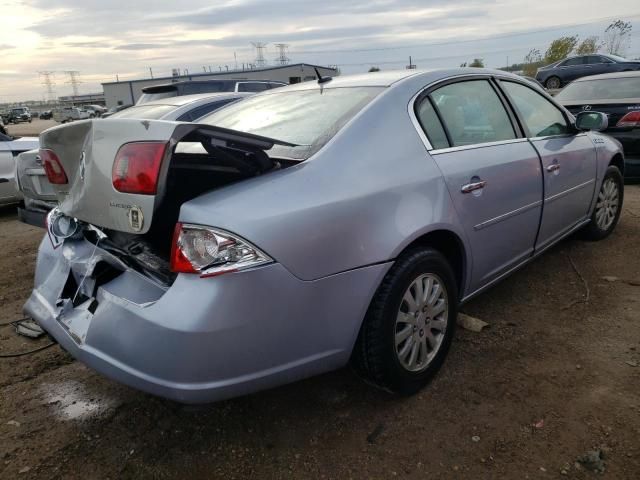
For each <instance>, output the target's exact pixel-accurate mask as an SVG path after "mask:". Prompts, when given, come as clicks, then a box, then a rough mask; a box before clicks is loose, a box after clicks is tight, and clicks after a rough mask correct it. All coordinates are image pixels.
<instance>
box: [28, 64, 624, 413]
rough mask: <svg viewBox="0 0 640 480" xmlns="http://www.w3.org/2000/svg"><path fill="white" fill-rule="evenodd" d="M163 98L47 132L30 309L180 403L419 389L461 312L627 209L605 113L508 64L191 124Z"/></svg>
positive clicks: (389, 78) (318, 87)
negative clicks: (316, 384)
mask: <svg viewBox="0 0 640 480" xmlns="http://www.w3.org/2000/svg"><path fill="white" fill-rule="evenodd" d="M196 101H201V99H199V100H194V102H196ZM163 102H166V103H163ZM169 102H170V100H168V99H166V98H165V99H157V100H156V101H155V102H153V103H151V102H149V103H142V104H140V105H137V106H135V107H131V108H130V109H127V110H124V111H122V112H120V113H119V114H114V115H113V116H112V117H111V118H110V119H106V120H100V121H81V122H74V123H72V124H69V125H60V126H57V127H54V128H51V129H49V130H47V131H45V132H43V133H42V135H41V137H40V140H41V145H40V151H39V155H40V159H41V161H42V163H43V167H44V172H45V174H46V177H47V181H48V182H49V184H50V185H51V188H52V191H53V193H54V194H55V197H56V200H57V206H56V207H55V208H54V209H53V210H52V211H51V212H50V213H49V214H48V217H47V218H48V221H47V236H46V238H45V239H44V240H43V242H42V243H41V245H40V249H39V253H38V259H37V265H36V274H35V282H34V283H35V288H34V291H33V293H32V295H31V296H30V298H29V300H28V301H27V303H26V305H25V312H26V313H27V314H28V315H30V316H31V317H33V318H34V319H35V320H36V321H37V322H38V323H39V324H40V325H41V326H42V327H43V328H44V329H45V330H46V331H47V332H48V333H49V334H51V335H52V336H53V337H55V338H56V339H57V340H58V341H59V342H60V343H61V344H62V346H63V347H64V348H65V349H66V350H67V351H69V352H70V353H71V354H72V355H74V356H75V357H77V358H79V359H80V360H81V361H83V362H84V363H86V364H88V365H89V366H90V367H92V368H94V369H95V370H97V371H99V372H102V373H103V374H105V375H106V376H109V377H111V378H114V379H116V380H118V381H121V382H123V383H126V384H128V385H131V386H133V387H136V388H139V389H141V390H145V391H147V392H150V393H153V394H156V395H162V396H165V397H169V398H172V399H175V400H178V401H182V402H189V403H198V402H208V401H214V400H220V399H223V398H228V397H232V396H236V395H242V394H246V393H249V392H253V391H256V390H260V389H264V388H268V387H272V386H275V385H279V384H283V383H287V382H291V381H294V380H296V379H300V378H304V377H308V376H311V375H314V374H318V373H321V372H325V371H328V370H332V369H335V368H338V367H341V366H343V365H345V364H347V363H348V362H352V364H353V365H354V366H355V368H356V370H357V371H358V372H359V373H360V374H361V375H362V376H363V377H364V378H365V379H367V380H368V381H369V382H371V383H373V384H376V385H379V386H380V387H382V388H385V389H386V390H389V391H393V392H398V393H402V394H409V393H414V392H416V391H417V390H419V389H420V388H422V387H423V386H424V385H425V384H426V383H427V382H428V381H429V379H430V378H431V377H432V376H433V375H434V374H435V373H436V371H437V370H438V369H439V368H440V367H441V365H442V363H443V361H444V358H445V356H446V354H447V351H448V349H449V345H450V344H451V340H452V337H453V333H454V328H455V323H456V316H457V310H458V306H459V305H460V304H461V303H463V302H465V301H467V300H469V299H470V298H472V297H474V296H475V295H477V294H479V293H480V292H482V291H484V290H485V289H487V288H489V287H490V286H492V285H493V284H494V283H496V282H498V281H499V280H501V279H502V278H504V277H506V276H507V275H509V274H510V273H511V272H513V271H514V270H516V269H517V268H519V267H521V266H522V265H525V264H526V263H528V262H530V261H531V260H532V259H534V258H536V257H537V256H539V255H540V254H541V253H542V252H544V251H545V250H546V249H548V248H549V247H551V246H552V245H554V244H555V243H557V242H558V241H560V240H561V239H562V238H564V237H566V236H567V235H570V234H572V233H573V232H576V231H578V230H580V231H582V233H583V235H585V236H587V237H588V238H590V239H593V240H600V239H603V238H605V237H607V236H608V235H609V234H610V233H611V232H612V231H613V229H614V228H615V226H616V223H617V221H618V218H619V215H620V212H621V208H622V202H623V196H624V184H623V173H624V171H625V165H624V162H623V152H622V149H621V147H620V144H619V143H618V142H616V141H615V140H614V139H612V138H611V137H609V136H607V135H603V134H601V133H600V131H601V130H603V129H606V128H607V123H608V121H607V117H606V116H605V115H604V114H603V113H600V112H597V111H581V112H579V113H578V114H577V115H576V116H575V117H574V116H573V115H572V114H571V113H570V112H569V111H568V110H566V109H565V108H564V107H562V106H561V105H560V104H559V103H558V102H557V101H556V100H554V99H553V98H552V97H550V96H549V95H547V94H546V92H544V91H543V89H541V88H540V87H539V86H537V85H535V84H533V83H532V82H530V81H528V80H526V79H522V78H520V77H517V76H515V75H511V74H508V73H505V72H499V71H492V70H485V69H455V70H433V71H426V72H420V71H415V70H404V71H397V72H379V73H376V74H368V75H360V76H344V77H338V78H335V79H330V78H325V79H322V80H321V82H320V81H319V82H317V83H316V82H307V83H303V84H296V85H291V86H288V87H282V88H278V89H270V90H267V91H265V92H262V93H259V94H256V95H253V96H250V97H249V98H244V99H242V100H239V101H237V102H232V103H229V104H227V105H225V106H224V107H222V108H219V109H217V110H215V111H213V112H211V113H208V114H207V115H205V116H204V117H201V118H198V119H196V120H195V121H194V122H193V123H186V122H184V121H180V120H181V119H186V118H183V117H182V115H185V114H186V111H184V110H182V111H181V112H180V113H178V112H177V110H178V109H183V108H185V104H184V103H183V102H184V99H182V100H180V101H177V100H176V104H174V103H169ZM177 103H181V105H177ZM170 105H171V106H173V107H174V108H173V109H170V108H165V107H168V106H170ZM197 108H199V107H197ZM136 109H137V110H136ZM144 114H146V115H148V117H147V118H144V117H142V118H144V121H140V115H144ZM150 117H152V118H150ZM247 299H249V300H247Z"/></svg>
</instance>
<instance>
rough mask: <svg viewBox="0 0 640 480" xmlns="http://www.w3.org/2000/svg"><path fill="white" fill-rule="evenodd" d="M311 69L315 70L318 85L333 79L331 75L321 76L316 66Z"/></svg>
mask: <svg viewBox="0 0 640 480" xmlns="http://www.w3.org/2000/svg"><path fill="white" fill-rule="evenodd" d="M313 69H314V70H315V71H316V76H317V77H318V85H322V84H323V83H327V82H330V81H331V80H333V77H323V76H322V75H320V72H319V71H318V68H317V67H313Z"/></svg>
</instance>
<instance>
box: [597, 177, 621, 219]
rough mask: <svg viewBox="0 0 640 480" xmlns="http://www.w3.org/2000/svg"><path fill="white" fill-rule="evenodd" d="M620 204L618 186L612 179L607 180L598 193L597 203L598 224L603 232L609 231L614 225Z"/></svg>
mask: <svg viewBox="0 0 640 480" xmlns="http://www.w3.org/2000/svg"><path fill="white" fill-rule="evenodd" d="M619 204H620V194H619V191H618V184H617V183H616V182H615V180H614V179H612V178H607V179H606V180H605V181H604V182H603V184H602V187H601V188H600V193H598V201H597V203H596V224H597V225H598V228H600V229H601V230H607V229H608V228H609V227H610V226H611V224H613V222H614V220H615V218H616V214H617V213H618V207H619Z"/></svg>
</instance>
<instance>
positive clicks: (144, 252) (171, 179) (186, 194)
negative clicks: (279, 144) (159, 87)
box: [85, 139, 297, 285]
mask: <svg viewBox="0 0 640 480" xmlns="http://www.w3.org/2000/svg"><path fill="white" fill-rule="evenodd" d="M186 140H187V141H188V143H179V144H178V145H177V146H176V149H175V150H174V153H173V155H172V157H171V160H170V164H169V169H168V172H167V176H166V182H165V188H164V193H163V195H162V197H161V198H159V199H158V204H157V207H156V209H155V211H154V214H153V221H152V223H151V228H150V229H149V231H148V232H147V233H146V234H144V235H136V234H131V233H125V232H120V231H117V230H104V233H105V234H106V235H107V239H104V240H101V241H100V242H101V243H100V246H101V247H103V248H105V249H107V250H109V251H111V252H112V253H114V254H115V255H116V256H118V257H119V258H121V259H122V260H123V261H124V262H125V263H127V264H128V265H129V266H131V267H132V268H134V269H136V270H138V271H140V272H141V273H144V274H145V275H147V276H151V277H153V278H155V279H156V280H158V281H159V282H161V283H162V284H164V285H170V284H171V283H172V282H173V280H174V278H175V275H174V274H173V273H172V272H171V271H170V269H169V257H170V253H171V245H172V239H173V231H174V228H175V225H176V223H177V221H178V216H179V213H180V207H181V206H182V204H183V203H185V202H187V201H189V200H192V199H194V198H196V197H199V196H200V195H202V194H204V193H206V192H210V191H212V190H216V189H218V188H221V187H224V186H226V185H230V184H233V183H236V182H240V181H243V180H245V179H248V178H251V177H255V176H258V175H264V174H268V173H270V172H273V171H276V170H280V169H282V168H287V167H289V166H291V165H294V164H296V163H297V162H293V161H287V160H281V159H278V160H276V159H271V158H269V157H268V156H267V155H266V153H265V152H264V151H263V150H259V149H255V150H253V151H247V149H246V148H242V149H233V148H221V147H212V146H211V145H206V144H205V142H204V141H203V142H202V146H203V147H204V148H199V149H197V148H196V149H195V150H200V151H199V152H197V153H191V152H193V151H194V148H193V147H194V143H193V141H192V139H186ZM183 145H188V148H187V150H188V152H185V151H184V150H185V149H181V146H183ZM195 146H196V147H198V145H195ZM85 236H86V237H87V239H89V240H90V241H92V242H94V243H95V242H96V241H97V235H96V234H95V232H91V231H90V230H87V231H86V232H85Z"/></svg>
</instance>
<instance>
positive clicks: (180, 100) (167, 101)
mask: <svg viewBox="0 0 640 480" xmlns="http://www.w3.org/2000/svg"><path fill="white" fill-rule="evenodd" d="M250 95H254V93H251V92H218V93H194V94H192V95H180V96H178V97H168V98H159V99H157V100H150V101H148V102H145V103H142V104H140V105H135V106H147V105H172V106H174V107H180V106H182V105H187V104H189V103H192V102H197V101H199V100H207V99H210V100H224V99H227V98H242V97H247V96H250Z"/></svg>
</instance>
